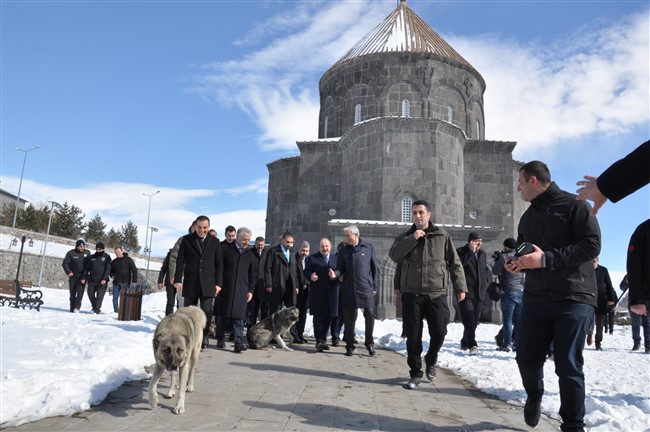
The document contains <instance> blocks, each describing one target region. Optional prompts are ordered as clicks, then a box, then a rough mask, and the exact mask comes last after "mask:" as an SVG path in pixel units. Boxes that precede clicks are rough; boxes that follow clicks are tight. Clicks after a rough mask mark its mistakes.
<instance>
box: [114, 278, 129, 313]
mask: <svg viewBox="0 0 650 432" xmlns="http://www.w3.org/2000/svg"><path fill="white" fill-rule="evenodd" d="M130 286H131V284H130V283H115V282H113V311H115V312H117V311H118V307H119V303H118V302H119V300H120V291H121V290H122V289H125V290H127V291H128V290H129V287H130Z"/></svg>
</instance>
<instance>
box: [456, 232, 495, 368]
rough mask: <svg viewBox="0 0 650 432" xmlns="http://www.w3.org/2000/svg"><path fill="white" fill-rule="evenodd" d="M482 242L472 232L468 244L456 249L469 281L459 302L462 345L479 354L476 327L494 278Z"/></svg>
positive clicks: (478, 236)
mask: <svg viewBox="0 0 650 432" xmlns="http://www.w3.org/2000/svg"><path fill="white" fill-rule="evenodd" d="M482 244H483V239H482V238H481V235H480V234H479V233H477V232H471V233H469V236H468V238H467V244H466V245H465V246H463V247H460V248H458V250H457V251H456V252H457V253H458V257H459V258H460V261H461V262H462V263H463V270H464V271H465V281H466V283H467V294H465V299H464V300H463V301H461V302H458V306H459V308H460V316H461V318H462V320H463V329H464V330H463V338H462V339H461V340H460V347H461V349H463V350H469V355H476V354H478V343H477V342H476V327H477V326H478V323H479V319H480V318H481V301H482V300H485V299H487V292H486V291H487V287H488V285H490V282H491V280H492V273H491V272H490V268H489V267H488V265H487V258H486V255H485V252H484V251H483V250H481V245H482Z"/></svg>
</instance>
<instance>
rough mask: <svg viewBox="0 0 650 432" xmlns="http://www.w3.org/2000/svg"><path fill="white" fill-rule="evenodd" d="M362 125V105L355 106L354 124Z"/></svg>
mask: <svg viewBox="0 0 650 432" xmlns="http://www.w3.org/2000/svg"><path fill="white" fill-rule="evenodd" d="M357 123H361V104H356V105H355V106H354V124H357Z"/></svg>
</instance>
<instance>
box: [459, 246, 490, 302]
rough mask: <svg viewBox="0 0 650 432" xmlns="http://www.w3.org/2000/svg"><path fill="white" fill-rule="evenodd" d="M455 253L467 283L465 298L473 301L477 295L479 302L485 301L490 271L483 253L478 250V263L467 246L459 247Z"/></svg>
mask: <svg viewBox="0 0 650 432" xmlns="http://www.w3.org/2000/svg"><path fill="white" fill-rule="evenodd" d="M456 252H457V253H458V258H460V261H461V263H462V264H463V270H464V271H465V281H466V282H467V294H465V298H466V299H468V300H469V299H474V298H475V296H476V295H477V294H478V298H479V300H487V299H488V295H487V287H488V285H490V282H492V271H491V270H490V267H488V265H487V258H486V254H485V252H484V251H483V250H482V249H479V250H478V261H477V259H476V257H475V255H474V252H472V251H471V250H470V249H469V246H468V245H467V244H465V246H462V247H459V248H458V249H457V250H456Z"/></svg>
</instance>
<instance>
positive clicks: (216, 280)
mask: <svg viewBox="0 0 650 432" xmlns="http://www.w3.org/2000/svg"><path fill="white" fill-rule="evenodd" d="M209 230H210V219H209V218H208V217H207V216H199V217H198V218H196V230H195V231H194V232H193V233H191V234H188V235H186V236H185V237H183V240H182V242H181V245H180V247H179V250H178V258H177V260H176V273H175V275H174V286H175V287H176V289H177V290H179V289H181V288H182V289H183V298H184V299H185V304H184V306H192V305H195V306H196V305H200V307H201V309H202V310H203V312H205V315H206V318H207V321H206V323H207V324H206V328H205V329H203V343H202V347H203V348H205V347H207V346H208V333H209V331H210V327H209V326H210V321H211V320H212V304H213V302H214V298H215V297H216V296H217V294H219V291H221V286H222V284H223V257H222V254H221V245H220V243H219V239H218V238H216V237H213V236H211V235H208V231H209ZM180 281H182V283H180Z"/></svg>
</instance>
